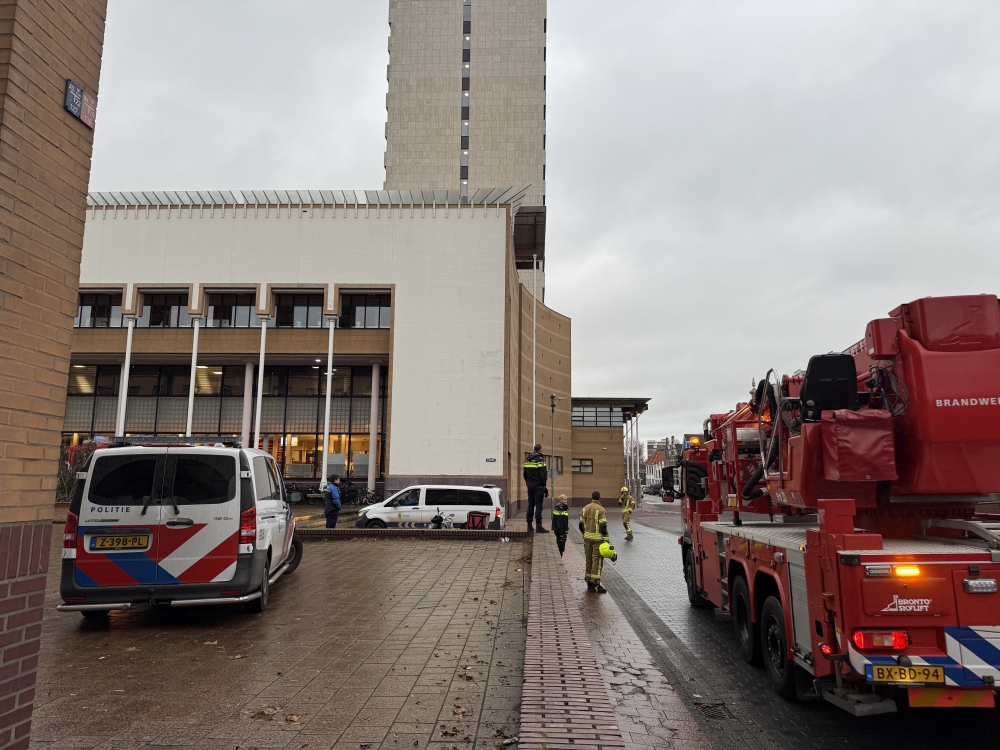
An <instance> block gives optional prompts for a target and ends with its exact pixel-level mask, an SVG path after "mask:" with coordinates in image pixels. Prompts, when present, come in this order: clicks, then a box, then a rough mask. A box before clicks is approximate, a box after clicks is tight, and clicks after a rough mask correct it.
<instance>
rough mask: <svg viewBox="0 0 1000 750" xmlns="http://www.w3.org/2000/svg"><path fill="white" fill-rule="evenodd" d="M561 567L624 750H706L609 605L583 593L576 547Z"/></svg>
mask: <svg viewBox="0 0 1000 750" xmlns="http://www.w3.org/2000/svg"><path fill="white" fill-rule="evenodd" d="M563 563H564V564H565V566H566V571H567V577H568V579H569V584H570V586H571V588H572V591H573V595H574V597H575V599H576V603H577V605H578V606H579V608H580V613H581V615H582V617H583V622H584V624H585V625H586V628H587V632H588V634H589V636H590V643H591V646H592V647H593V649H594V653H595V655H596V657H597V664H598V666H599V669H600V672H601V676H602V677H603V678H604V682H605V685H606V687H607V690H608V695H609V696H610V698H611V703H612V706H613V707H614V711H615V717H616V719H617V723H618V728H619V729H620V730H621V733H622V737H623V739H624V740H625V746H626V747H627V748H630V750H646V748H649V747H659V748H677V749H678V750H680V749H681V748H683V749H684V750H710V748H711V743H710V742H709V741H708V739H707V738H706V737H705V735H704V734H703V733H702V731H701V729H700V728H699V726H698V722H697V721H696V720H695V719H694V717H693V716H692V715H691V713H690V712H689V711H688V707H687V706H686V705H685V703H684V700H683V699H682V698H681V697H680V696H679V695H678V694H677V692H676V691H675V689H674V687H673V685H671V684H670V682H669V681H668V680H667V678H666V676H665V675H664V674H663V673H662V672H661V671H660V670H659V668H658V667H657V666H656V664H655V663H654V662H653V659H652V657H651V656H650V654H649V651H647V650H646V647H645V645H643V643H642V641H641V640H640V639H639V637H638V636H637V635H636V633H635V631H634V630H633V629H632V626H631V625H630V624H629V622H628V620H627V619H625V616H624V615H623V614H622V612H621V610H620V609H619V608H618V605H617V604H615V601H614V599H613V598H612V597H610V596H607V595H602V596H597V595H594V594H589V593H588V592H587V584H586V582H585V581H584V580H583V571H584V568H585V564H584V559H583V554H582V551H581V548H580V545H578V544H572V543H571V544H567V548H566V555H565V557H564V558H563ZM606 567H608V566H607V565H606Z"/></svg>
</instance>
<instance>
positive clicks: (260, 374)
mask: <svg viewBox="0 0 1000 750" xmlns="http://www.w3.org/2000/svg"><path fill="white" fill-rule="evenodd" d="M266 347H267V318H261V319H260V364H259V365H257V414H256V415H255V416H254V421H253V446H252V447H253V448H256V447H257V446H258V445H259V444H260V411H261V408H262V407H263V406H264V401H263V399H264V349H265V348H266Z"/></svg>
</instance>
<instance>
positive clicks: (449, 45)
mask: <svg viewBox="0 0 1000 750" xmlns="http://www.w3.org/2000/svg"><path fill="white" fill-rule="evenodd" d="M389 26H390V31H389V70H388V78H389V95H388V97H387V98H386V109H387V110H388V122H387V123H386V153H385V188H386V189H387V190H394V189H408V188H452V189H454V188H459V189H460V190H461V192H462V194H463V195H470V196H471V195H474V194H475V191H476V190H477V189H479V188H493V187H499V186H516V187H528V186H529V185H530V186H531V187H530V189H529V191H528V194H527V196H526V199H525V201H524V205H526V206H542V205H544V203H545V32H546V18H545V0H389Z"/></svg>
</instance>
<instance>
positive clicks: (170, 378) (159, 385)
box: [63, 364, 388, 479]
mask: <svg viewBox="0 0 1000 750" xmlns="http://www.w3.org/2000/svg"><path fill="white" fill-rule="evenodd" d="M255 370H256V368H255ZM190 373H191V370H190V365H186V364H185V365H146V364H141V365H132V367H131V370H130V372H129V384H128V396H129V397H128V405H127V407H126V413H125V432H126V434H133V435H183V434H184V432H185V430H186V428H187V406H188V393H189V390H190V387H191V382H190V381H191V378H190ZM195 373H196V374H195V382H194V389H195V391H194V394H195V399H194V414H193V421H192V433H193V434H195V435H239V434H240V432H241V430H242V422H243V386H244V379H245V376H246V369H245V367H244V365H222V366H219V365H198V366H197V368H196V370H195ZM120 374H121V367H120V366H119V365H73V366H72V367H71V368H70V376H69V388H68V392H67V399H66V417H65V421H64V425H63V444H64V445H70V444H78V443H80V442H81V441H83V440H87V439H89V438H92V437H96V436H105V437H108V436H111V435H113V434H114V428H115V416H116V414H117V409H118V391H119V377H120ZM379 380H380V383H379V394H378V397H379V425H378V441H377V443H378V444H377V445H376V446H375V454H376V461H377V466H378V470H377V472H376V474H377V476H378V477H379V478H382V477H383V475H384V472H385V466H384V463H385V462H384V458H383V455H382V454H383V450H382V441H383V437H382V436H383V434H384V432H385V425H386V401H387V398H386V395H387V389H388V368H385V367H382V368H380V378H379ZM332 383H333V387H332V389H331V393H330V396H331V398H330V446H329V454H330V456H329V471H330V473H336V474H339V475H340V476H347V477H356V478H361V479H367V476H368V462H369V456H370V455H371V446H370V439H369V433H368V428H369V421H370V419H371V398H372V368H371V366H343V367H338V368H335V370H334V373H333V378H332ZM256 385H257V377H256V372H255V374H254V380H253V384H252V388H253V393H254V408H256V390H257V388H256ZM263 393H264V396H263V399H262V403H263V405H262V409H261V445H259V446H258V447H261V448H264V449H265V450H267V451H268V452H270V453H271V455H273V456H274V457H275V459H276V460H277V461H278V463H279V465H280V466H281V467H282V468H283V470H284V473H285V477H286V478H288V479H316V478H318V477H319V475H320V472H321V465H322V446H323V416H324V412H323V409H324V405H325V398H326V368H325V367H320V366H319V365H304V366H294V365H293V366H265V368H264V387H263ZM251 424H253V422H251Z"/></svg>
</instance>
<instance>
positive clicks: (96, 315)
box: [73, 294, 122, 328]
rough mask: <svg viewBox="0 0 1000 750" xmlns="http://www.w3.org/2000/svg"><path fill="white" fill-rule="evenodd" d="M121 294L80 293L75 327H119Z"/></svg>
mask: <svg viewBox="0 0 1000 750" xmlns="http://www.w3.org/2000/svg"><path fill="white" fill-rule="evenodd" d="M121 325H122V296H121V295H120V294H81V295H80V304H79V307H78V308H77V313H76V318H75V319H74V320H73V326H74V327H75V328H121Z"/></svg>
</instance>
